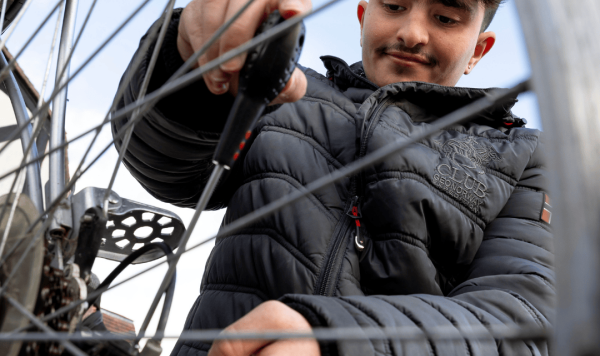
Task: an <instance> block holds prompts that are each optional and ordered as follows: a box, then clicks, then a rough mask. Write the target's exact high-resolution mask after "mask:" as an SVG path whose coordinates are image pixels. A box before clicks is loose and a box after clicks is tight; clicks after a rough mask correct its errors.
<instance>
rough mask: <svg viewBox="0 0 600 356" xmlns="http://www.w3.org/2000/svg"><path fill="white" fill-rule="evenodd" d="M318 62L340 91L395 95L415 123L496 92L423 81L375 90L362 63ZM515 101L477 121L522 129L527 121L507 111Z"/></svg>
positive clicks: (325, 59)
mask: <svg viewBox="0 0 600 356" xmlns="http://www.w3.org/2000/svg"><path fill="white" fill-rule="evenodd" d="M321 60H322V61H323V64H324V65H325V68H327V78H329V79H330V80H331V81H333V82H334V83H335V84H336V85H337V86H338V88H339V89H340V90H342V91H346V90H348V89H349V88H360V89H371V90H373V91H377V92H379V95H378V96H380V97H381V96H382V95H385V96H387V95H397V96H398V101H400V104H401V107H402V108H403V109H404V110H405V111H407V113H408V114H409V115H411V117H413V119H417V120H419V119H423V120H425V118H426V117H432V116H433V117H441V116H444V115H446V114H449V113H451V112H453V111H455V110H457V109H459V108H461V107H463V106H465V105H468V104H470V103H472V102H474V101H476V100H477V99H480V98H483V97H485V96H487V95H489V92H490V91H492V90H495V89H497V88H488V89H477V88H462V87H447V86H442V85H438V84H432V83H423V82H400V83H393V84H389V85H386V86H385V87H382V88H379V87H378V86H377V85H375V84H374V83H373V82H371V81H370V80H368V79H367V78H366V76H365V72H364V69H363V65H362V62H356V63H354V64H352V65H348V64H347V63H346V62H345V61H344V60H342V59H340V58H337V57H334V56H323V57H321ZM501 90H502V89H501ZM516 102H517V98H516V96H515V97H513V98H511V99H510V100H509V101H507V102H506V103H505V104H503V105H501V106H498V107H496V108H494V109H492V110H488V111H486V112H484V113H482V115H481V119H484V120H488V121H489V120H491V121H496V122H498V121H500V122H501V123H503V124H504V125H507V126H510V127H521V126H525V124H526V123H527V121H526V120H524V119H521V118H519V117H517V116H515V115H513V114H512V112H511V108H512V107H513V106H514V105H515V103H516ZM432 103H435V104H432ZM419 121H421V120H419ZM513 124H514V126H513Z"/></svg>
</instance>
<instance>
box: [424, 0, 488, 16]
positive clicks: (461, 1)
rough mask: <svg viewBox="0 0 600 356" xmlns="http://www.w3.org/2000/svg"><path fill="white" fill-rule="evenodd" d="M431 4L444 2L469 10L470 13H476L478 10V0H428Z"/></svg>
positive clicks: (447, 4) (449, 5) (446, 4)
mask: <svg viewBox="0 0 600 356" xmlns="http://www.w3.org/2000/svg"><path fill="white" fill-rule="evenodd" d="M428 2H429V3H430V4H442V5H444V6H448V7H453V8H456V9H459V10H463V11H465V12H468V13H469V14H470V15H474V14H475V12H476V6H474V4H477V1H473V0H466V1H465V0H428Z"/></svg>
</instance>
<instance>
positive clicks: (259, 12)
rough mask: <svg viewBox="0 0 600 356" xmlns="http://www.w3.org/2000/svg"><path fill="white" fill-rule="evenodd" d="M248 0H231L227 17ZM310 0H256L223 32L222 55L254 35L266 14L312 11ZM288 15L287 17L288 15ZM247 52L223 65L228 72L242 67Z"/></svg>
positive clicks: (291, 13)
mask: <svg viewBox="0 0 600 356" xmlns="http://www.w3.org/2000/svg"><path fill="white" fill-rule="evenodd" d="M246 1H247V0H229V6H228V8H227V14H226V18H230V17H231V16H233V15H234V14H235V13H236V12H237V11H238V10H239V8H241V7H242V6H243V5H244V3H245V2H246ZM311 7H312V5H311V1H310V0H256V1H255V2H254V3H253V4H252V5H251V6H250V7H249V8H248V9H247V10H246V11H245V12H244V14H242V16H240V18H239V19H238V20H237V21H236V22H234V23H233V25H232V26H231V27H230V28H229V30H227V32H225V33H224V34H223V37H222V38H221V41H220V44H221V47H220V55H223V54H224V53H226V52H228V51H230V50H232V49H234V48H236V47H238V46H239V45H241V44H243V43H245V42H247V41H249V40H250V39H252V37H254V34H255V33H256V29H257V28H258V27H259V26H260V24H261V23H262V22H263V21H264V20H265V17H266V16H265V15H268V14H270V13H271V12H272V11H274V10H279V11H280V12H281V13H282V16H283V17H284V18H289V17H291V16H293V15H295V14H300V13H304V12H307V11H310V9H311ZM286 16H287V17H286ZM245 60H246V54H242V55H240V56H238V57H236V58H234V59H232V60H230V61H228V62H226V63H224V64H222V65H221V69H222V70H223V71H225V72H227V73H233V72H238V71H240V70H241V69H242V67H243V65H244V61H245Z"/></svg>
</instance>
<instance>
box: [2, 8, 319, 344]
mask: <svg viewBox="0 0 600 356" xmlns="http://www.w3.org/2000/svg"><path fill="white" fill-rule="evenodd" d="M15 3H17V2H15ZM23 3H24V2H23V1H21V2H19V4H21V6H22V5H23ZM145 3H146V2H142V1H140V2H139V3H137V4H133V5H128V6H131V9H129V11H122V9H121V12H123V13H124V14H125V15H123V16H124V17H126V18H125V20H126V21H130V19H128V16H129V14H133V13H134V12H138V11H139V12H140V14H142V11H146V10H145V8H144V6H143V5H144V4H145ZM10 4H12V3H11V2H10V1H9V5H10ZM85 5H86V6H87V8H86V7H85V6H83V1H82V3H81V4H79V9H77V2H76V1H66V2H65V3H64V5H63V4H62V3H61V2H60V1H59V2H56V3H53V4H51V5H50V6H48V7H47V8H45V10H46V11H45V13H44V14H42V15H39V16H37V17H38V18H40V19H43V18H45V16H46V13H48V12H50V11H52V10H53V11H55V12H56V13H60V14H61V19H62V18H64V21H63V20H61V21H63V23H67V22H68V21H69V16H64V14H65V12H68V11H69V6H71V10H72V11H74V10H79V15H78V16H74V15H71V18H70V20H71V21H75V19H74V18H78V19H80V21H84V20H85V19H86V18H87V17H88V11H89V9H92V10H93V11H91V12H89V13H90V14H91V15H89V18H90V22H89V23H88V26H92V25H93V24H94V21H95V20H96V21H98V20H97V19H96V18H95V17H94V16H95V14H96V13H97V12H102V11H103V10H102V8H101V6H103V5H101V4H96V2H93V3H92V2H89V3H86V4H85ZM150 5H152V6H154V5H156V7H155V8H154V9H153V11H154V13H153V15H152V16H148V17H149V18H152V19H156V18H159V17H160V16H161V15H166V14H167V13H168V9H165V5H169V7H172V4H169V3H168V2H167V1H163V2H160V3H158V2H152V3H151V4H150ZM53 6H54V7H53ZM94 7H97V8H96V9H94ZM110 7H112V5H111V6H110ZM138 7H139V9H138ZM73 9H74V10H73ZM113 10H114V9H113ZM7 14H8V12H7ZM138 16H141V15H138ZM14 18H16V15H15V17H13V19H14ZM54 18H55V17H52V19H54ZM136 18H137V17H134V16H132V19H134V20H135V19H136ZM6 19H7V20H5V21H8V17H6ZM132 21H133V20H132ZM145 25H146V27H149V23H145ZM17 26H18V25H17ZM33 27H34V26H31V27H30V28H33ZM119 27H120V24H115V25H114V28H116V29H119V30H120V28H119ZM50 28H52V29H54V28H58V29H59V31H58V32H57V33H61V31H62V33H63V35H62V38H66V39H65V42H68V37H71V45H69V44H68V43H66V44H65V46H64V47H65V48H66V49H65V50H64V51H63V52H62V53H63V55H62V58H60V59H57V60H56V62H57V63H58V64H57V65H56V67H57V69H55V70H54V71H55V72H56V73H55V74H57V77H59V78H58V79H57V81H56V82H57V83H58V84H56V86H55V87H54V89H52V90H48V91H49V92H50V97H51V98H52V99H48V102H49V103H52V106H49V105H46V104H44V103H43V101H41V102H42V104H41V105H39V106H36V107H35V109H34V110H31V109H30V111H31V112H33V114H34V115H33V116H35V111H36V109H40V108H41V109H40V110H39V111H40V112H46V111H47V110H48V109H49V108H54V109H53V110H52V113H53V116H52V120H55V117H56V116H61V115H62V116H63V117H64V116H65V115H69V112H68V109H65V108H66V107H67V106H66V105H67V92H66V91H62V90H60V89H58V90H57V88H60V87H61V86H63V87H64V88H68V89H69V92H68V95H69V96H68V97H69V99H70V100H69V107H70V105H72V103H74V102H76V101H77V100H80V98H81V97H82V95H81V93H83V92H85V90H81V89H74V88H77V87H76V85H75V84H76V83H77V82H76V81H75V80H73V82H72V83H71V82H68V83H67V81H69V80H70V78H75V77H76V76H77V75H79V73H81V75H89V77H88V78H91V79H88V81H89V82H95V81H98V80H99V78H98V77H99V76H101V75H102V74H98V73H101V72H102V71H97V73H91V72H87V70H86V69H82V70H81V71H80V68H85V66H86V65H87V64H86V61H87V59H86V58H84V59H82V58H78V57H77V56H71V55H70V54H69V53H70V51H69V47H73V43H75V44H76V45H77V46H75V47H76V50H77V51H79V50H80V49H81V50H82V51H83V50H86V49H87V50H88V51H89V52H90V53H92V54H93V55H94V57H96V56H97V57H98V58H99V59H98V60H100V61H101V60H102V59H103V58H104V59H106V58H105V57H102V56H103V54H102V52H99V53H98V54H97V53H95V52H96V48H93V49H91V44H90V42H93V41H85V39H86V37H81V39H82V40H81V41H79V42H78V39H79V38H80V36H88V32H86V31H90V29H88V30H86V29H85V26H83V25H81V22H80V27H78V26H77V23H76V22H73V24H72V26H71V29H70V30H69V26H66V25H64V24H63V25H62V26H56V27H52V26H49V27H48V28H47V29H45V31H46V32H47V33H48V34H52V35H53V33H54V32H53V31H52V30H49V29H50ZM94 28H99V27H94ZM90 32H92V35H90V36H91V37H94V36H93V33H94V32H95V31H93V30H92V31H90ZM309 33H310V28H309ZM17 34H18V32H15V35H17ZM108 35H109V36H110V33H109V34H108ZM155 35H156V37H157V41H158V40H160V36H161V34H160V33H159V31H157V32H156V34H155ZM130 36H131V37H133V38H134V39H135V40H134V42H137V39H138V38H139V35H138V36H137V37H135V36H134V35H130ZM50 37H52V36H50ZM99 37H102V36H99ZM23 38H25V36H23ZM60 38H61V37H60V36H59V37H57V47H61V46H62V45H58V44H59V43H63V42H61V41H62V40H59V39H60ZM117 39H118V38H117ZM26 42H27V38H25V39H24V40H21V43H26ZM45 42H46V43H50V42H51V41H48V40H47V39H46V40H45ZM99 42H101V41H98V40H97V39H96V41H95V42H94V44H95V45H97V44H98V43H99ZM9 43H10V42H9ZM109 43H111V42H110V41H109ZM127 43H130V42H127ZM38 45H39V44H38V43H37V42H33V45H32V46H38ZM109 45H110V44H109ZM78 46H79V47H78ZM46 47H48V46H46ZM57 49H58V48H57ZM75 53H77V52H75ZM56 56H57V55H51V56H50V57H51V58H54V57H56ZM124 57H126V56H124ZM128 59H129V58H126V59H125V60H128ZM8 61H9V63H10V59H9V60H8ZM9 65H10V64H9ZM68 65H71V68H70V69H66V68H68ZM91 65H92V66H93V64H91ZM96 68H97V67H96ZM61 72H63V75H62V76H61V75H59V74H60V73H61ZM0 75H2V74H0ZM118 76H120V73H119V74H118V75H117V77H118ZM61 81H62V82H61ZM82 81H83V80H82ZM88 89H89V90H90V91H92V93H94V89H93V88H89V85H88ZM113 91H114V90H113ZM111 95H112V93H111ZM36 104H37V103H36ZM73 105H74V104H73ZM109 111H110V109H109V110H106V109H105V110H104V112H109ZM72 115H73V116H77V117H78V118H86V117H93V118H94V119H96V122H97V124H100V123H102V122H103V121H106V119H107V118H108V115H104V114H101V115H98V114H95V113H92V114H90V113H89V112H85V111H84V110H80V111H79V112H77V113H72ZM73 121H75V120H73ZM78 125H79V123H77V122H74V125H73V126H72V132H71V130H69V129H67V130H66V131H69V136H70V137H69V140H72V141H73V142H69V147H70V150H69V155H68V156H69V159H70V160H71V161H72V162H71V163H70V164H69V166H70V168H71V169H70V170H67V168H66V167H65V165H64V162H65V157H66V155H63V156H61V155H58V158H57V160H55V161H54V163H52V164H51V166H52V167H53V169H55V170H54V172H55V174H54V175H53V174H52V173H50V174H49V176H50V180H51V184H54V183H56V182H59V184H57V186H56V187H55V188H52V186H50V188H48V190H47V191H46V199H45V203H44V206H43V210H47V211H48V212H49V213H50V215H52V217H50V218H47V219H46V218H41V219H39V220H40V221H39V223H47V226H45V229H47V230H49V231H50V232H51V234H50V236H49V239H55V240H57V241H58V240H60V241H61V243H60V245H57V244H53V245H52V244H50V246H49V248H50V249H52V248H53V249H55V251H56V252H55V253H54V254H52V252H51V251H49V252H48V253H50V256H51V257H52V260H57V261H58V260H60V258H58V257H57V256H56V255H57V253H58V251H60V254H62V257H61V258H62V263H63V265H66V264H68V260H69V258H70V257H71V256H73V255H75V252H76V246H77V245H76V243H75V242H76V239H77V238H79V233H80V225H79V223H78V222H77V221H75V222H74V221H73V220H76V219H75V217H76V218H77V219H80V218H82V217H83V216H85V213H86V212H87V211H88V209H90V208H92V207H107V208H108V212H110V214H111V216H112V217H113V218H112V219H109V221H112V223H110V222H109V223H108V224H109V226H108V228H107V229H106V232H105V234H104V235H102V236H101V237H100V239H105V242H104V246H107V245H106V243H107V242H114V244H112V245H111V246H112V247H113V249H112V250H111V249H109V248H108V247H103V248H102V249H101V250H100V251H99V252H98V255H99V256H101V257H107V258H112V259H113V260H117V261H121V260H123V259H124V258H125V257H126V256H127V255H128V254H130V253H131V252H133V251H135V250H137V249H139V248H141V247H142V246H139V245H138V246H136V245H137V244H142V245H144V244H146V243H150V242H151V241H153V240H154V239H157V238H162V237H163V234H162V230H163V229H169V228H171V227H172V228H173V230H172V232H171V235H168V236H172V237H173V241H175V242H174V243H173V244H172V245H171V247H175V246H176V245H177V244H176V242H177V238H178V235H180V234H182V233H183V232H182V231H183V230H182V228H183V223H178V221H180V222H181V221H182V220H181V219H179V218H178V216H177V215H176V214H173V213H170V212H168V211H166V209H161V208H153V207H149V206H147V205H144V204H138V203H135V202H132V201H129V200H127V199H124V198H121V196H119V194H116V193H113V191H114V192H120V193H121V194H123V192H124V191H128V190H130V189H131V186H132V185H129V184H127V183H124V182H121V181H119V180H120V179H122V180H128V181H129V182H131V180H132V178H130V177H124V176H125V175H124V174H122V172H121V171H122V170H121V171H120V173H119V176H118V177H119V179H118V180H116V181H115V184H114V189H113V187H111V188H109V189H104V188H105V187H107V186H109V185H112V183H110V184H109V182H110V181H111V180H114V178H111V174H110V173H111V172H109V174H107V173H106V171H107V170H108V171H112V170H113V166H114V161H115V160H117V159H118V157H117V154H116V153H115V152H114V151H107V152H108V153H106V154H104V155H103V149H104V147H105V146H106V145H107V144H108V143H110V142H111V139H110V138H108V137H107V135H106V132H104V133H100V134H99V135H97V136H98V138H97V139H95V145H96V146H92V144H94V143H92V144H85V145H84V144H81V145H79V141H75V138H76V137H77V136H78V133H79V132H84V131H87V130H89V129H93V127H89V126H88V127H86V128H85V129H82V128H81V127H78ZM39 127H41V128H43V127H44V126H43V125H41V124H40V126H39ZM57 127H58V128H57V129H56V131H54V132H53V138H54V140H55V142H54V144H53V145H52V146H51V147H50V150H53V149H56V148H57V147H61V146H63V145H65V143H66V141H64V138H65V129H64V125H63V126H62V127H61V125H57ZM35 129H36V128H35V127H34V128H32V130H31V131H32V135H35V133H36V130H35ZM46 129H47V130H51V129H50V128H48V127H47V126H46ZM40 132H41V133H43V132H44V130H43V129H40ZM91 134H92V135H96V131H95V130H92V131H91ZM38 140H39V139H38ZM78 145H79V146H78ZM32 146H33V145H32ZM39 146H40V145H37V147H39ZM97 146H101V147H100V148H96V147H97ZM26 148H27V147H25V149H26ZM44 148H45V145H44ZM39 151H40V154H43V152H47V151H45V150H43V149H41V150H39ZM7 152H8V151H7ZM55 152H60V149H57V151H55ZM96 157H98V161H97V162H95V161H94V160H95V159H96ZM74 158H76V159H74ZM102 160H104V161H109V160H113V163H111V164H105V163H104V162H102ZM60 162H62V163H60ZM79 162H82V163H83V164H79ZM22 163H26V162H22ZM61 167H62V168H61ZM67 167H68V166H67ZM107 167H109V168H107ZM69 171H70V174H71V176H72V179H71V180H69V177H68V173H69ZM61 172H62V178H61V177H60V176H61ZM80 172H84V173H85V175H84V174H80ZM28 174H29V173H28ZM38 174H39V173H38ZM90 176H92V177H90ZM27 177H29V175H28V176H27ZM56 177H58V178H56ZM13 178H15V183H14V184H12V186H14V187H16V188H17V190H19V189H20V190H23V191H26V189H27V188H20V187H19V186H20V184H19V182H18V179H16V178H18V175H17V174H15V175H13ZM96 178H97V179H99V180H101V181H102V183H101V184H90V182H92V181H93V180H94V179H96ZM61 179H62V180H63V182H62V183H60V181H61ZM41 180H44V181H45V179H43V178H42V179H41ZM74 182H78V187H77V188H79V187H84V188H83V189H75V188H74V187H73V186H72V185H71V186H69V184H70V183H74ZM28 183H29V182H27V184H28ZM8 185H11V184H8ZM23 186H24V187H26V184H25V183H23ZM88 186H92V187H93V186H98V187H102V188H101V189H98V188H87V187H88ZM86 188H87V189H86ZM52 189H55V190H54V193H50V192H49V191H52ZM11 190H13V191H14V190H15V189H14V188H12V189H11ZM133 190H135V191H136V193H140V194H144V197H145V198H144V199H139V198H136V200H143V201H152V204H156V205H159V206H161V207H165V205H162V204H160V203H157V202H156V201H155V200H153V199H151V198H149V197H148V195H147V194H145V193H144V192H142V191H141V189H140V188H139V187H137V186H136V188H133ZM69 192H73V193H74V192H77V194H80V195H77V194H71V195H70V196H71V197H76V196H78V197H79V198H78V200H77V201H78V202H84V203H81V204H79V205H77V204H75V203H74V201H73V200H72V199H71V200H70V201H68V203H67V205H68V204H71V208H72V209H71V211H70V212H69V211H68V210H69V209H64V207H61V205H63V202H64V201H65V197H66V196H67V195H66V194H65V193H69ZM128 196H129V195H128ZM105 198H106V199H108V202H109V204H104V200H105ZM145 199H148V200H145ZM90 201H91V202H93V204H90V205H85V202H90ZM52 205H54V206H52ZM124 206H128V207H129V208H125V207H124ZM6 211H7V212H6V213H5V214H9V213H10V211H9V209H8V208H7V209H6ZM38 211H39V209H38ZM75 211H76V213H74V212H75ZM108 212H107V213H108ZM191 213H192V212H191V211H190V212H179V213H178V214H179V215H181V216H184V218H185V219H184V220H185V221H188V219H189V218H190V215H191ZM152 214H153V215H152ZM220 214H222V213H220ZM40 216H41V215H40ZM69 216H70V217H71V220H70V221H69V219H68V217H69ZM163 217H165V218H167V219H171V221H170V222H167V223H165V224H162V223H160V222H159V221H160V220H161V218H163ZM130 218H132V220H128V219H130ZM211 219H212V220H220V218H219V214H214V215H213V216H212V217H211ZM207 220H208V219H207ZM128 221H129V222H128ZM69 222H70V225H69V224H68V223H69ZM169 224H171V225H169ZM144 227H147V228H149V229H150V230H151V231H152V232H150V233H149V235H143V228H144ZM216 228H217V227H216V226H214V224H213V227H211V228H210V230H212V231H209V232H207V233H206V234H205V235H207V236H213V235H214V231H215V230H216ZM27 229H28V230H32V229H30V227H28V228H27ZM139 229H142V230H139ZM138 230H139V231H140V232H139V233H138V234H137V235H136V231H138ZM146 230H148V229H146ZM32 231H33V230H32ZM115 231H118V232H117V233H115ZM138 235H143V236H144V237H143V238H140V237H139V236H138ZM27 236H29V237H28V238H27V239H31V236H30V235H27ZM40 236H42V235H40ZM115 237H116V238H115ZM74 239H75V240H74ZM196 239H197V240H196V241H201V240H202V236H198V237H197V238H196ZM39 241H42V239H40V240H39ZM163 241H166V240H165V239H163ZM121 242H122V243H121ZM167 242H168V241H167ZM118 243H121V245H122V246H120V245H118ZM7 246H8V245H7ZM35 246H38V244H36V245H35ZM9 250H10V249H9ZM9 250H7V251H9ZM14 253H15V254H17V252H16V251H15V252H14ZM206 255H207V251H205V252H203V253H202V254H200V256H201V257H200V258H206ZM160 256H162V254H161V253H155V254H154V255H150V254H148V255H146V256H145V258H146V260H152V259H153V258H158V257H160ZM94 257H95V256H94ZM35 260H36V261H37V259H35ZM142 260H143V259H140V260H138V262H142ZM98 264H101V265H102V267H104V268H106V269H109V268H114V266H115V263H112V264H111V263H107V262H103V261H98V262H97V264H96V266H98ZM21 268H24V267H23V266H21ZM141 270H142V267H140V268H138V269H134V272H133V274H135V273H137V272H139V271H141ZM94 271H96V272H97V273H98V274H100V275H102V274H104V275H107V274H108V273H107V272H99V270H98V269H95V270H94ZM194 272H195V274H198V275H201V273H198V272H196V271H194ZM190 274H191V273H190ZM102 277H103V276H102ZM77 278H80V279H81V280H82V281H83V282H84V283H85V282H87V281H86V278H87V277H86V276H85V275H81V276H79V277H77ZM152 280H153V278H148V279H146V280H144V282H142V285H145V284H150V283H151V282H153V281H152ZM196 281H198V283H196V285H198V284H199V278H197V277H196ZM34 284H35V283H34ZM196 289H197V288H196ZM195 292H196V291H194V293H195ZM132 294H133V293H132V292H131V291H125V292H123V293H122V294H121V295H120V296H119V297H118V298H117V299H120V300H121V301H120V303H121V304H122V305H125V306H126V307H125V308H124V309H125V310H127V309H128V308H131V306H132V305H135V304H138V303H139V299H136V298H133V297H129V295H132ZM192 296H193V297H195V294H192ZM15 299H16V298H15ZM147 303H149V302H148V301H147ZM183 304H188V305H187V306H186V307H184V308H183V309H184V310H183V312H182V313H183V315H184V316H185V314H186V313H187V309H188V308H189V305H190V303H189V302H187V303H183ZM155 307H156V306H155ZM59 308H61V306H58V307H56V308H55V310H58V309H59ZM52 313H53V311H48V312H44V314H45V315H46V316H47V315H51V314H52ZM71 317H72V318H74V319H75V320H76V319H77V318H79V317H80V315H79V316H78V315H73V316H71ZM43 318H44V315H42V316H41V319H42V320H43ZM181 319H183V318H179V320H181ZM139 322H140V321H138V323H139ZM182 323H183V322H182V321H180V324H182ZM146 327H147V326H146ZM174 329H176V330H178V329H180V327H175V328H174ZM13 330H14V329H13ZM128 336H129V337H130V336H131V335H128ZM53 345H54V347H56V350H57V351H56V352H62V347H64V344H63V346H56V345H57V344H53Z"/></svg>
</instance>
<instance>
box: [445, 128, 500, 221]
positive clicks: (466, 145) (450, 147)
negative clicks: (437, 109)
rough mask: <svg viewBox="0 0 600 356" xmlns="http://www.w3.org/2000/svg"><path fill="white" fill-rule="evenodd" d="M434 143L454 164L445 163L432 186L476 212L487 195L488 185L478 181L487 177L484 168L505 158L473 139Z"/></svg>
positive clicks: (470, 137)
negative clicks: (481, 176) (483, 176)
mask: <svg viewBox="0 0 600 356" xmlns="http://www.w3.org/2000/svg"><path fill="white" fill-rule="evenodd" d="M434 143H435V144H436V145H437V146H438V149H439V151H440V152H441V153H442V155H443V157H446V158H449V159H450V163H451V164H446V163H442V164H440V165H439V166H437V168H436V169H435V172H434V176H433V183H434V184H435V185H436V186H437V187H438V188H440V189H442V190H444V191H445V192H446V193H447V194H449V195H450V196H452V197H454V198H455V199H457V200H459V201H460V202H462V203H463V204H465V205H466V206H468V207H469V209H470V210H472V211H474V212H477V211H478V210H479V206H480V205H481V204H482V203H483V199H484V198H485V197H486V196H487V194H488V192H487V186H486V185H485V184H484V183H483V182H482V181H481V179H478V178H479V176H480V175H484V174H485V170H484V167H485V165H486V164H487V163H489V162H491V161H500V160H502V157H501V156H500V155H499V154H498V152H496V151H495V150H494V149H493V148H491V147H487V146H484V145H483V144H481V143H479V142H477V141H475V138H474V137H472V136H469V137H468V138H465V139H452V140H448V141H446V142H445V143H443V144H442V143H441V142H439V141H434ZM465 168H467V169H465ZM470 170H473V171H474V172H475V173H476V174H473V173H472V171H470Z"/></svg>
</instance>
